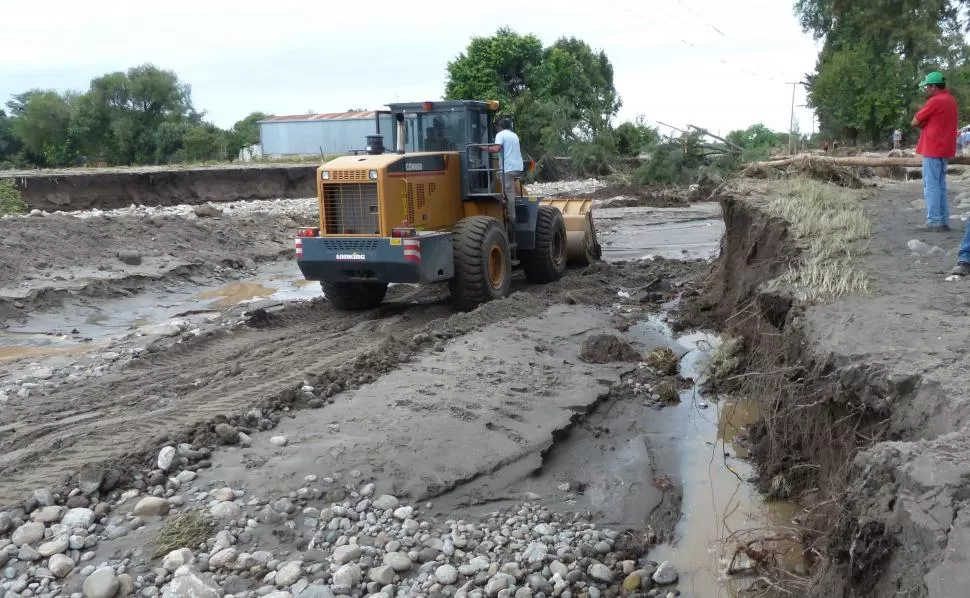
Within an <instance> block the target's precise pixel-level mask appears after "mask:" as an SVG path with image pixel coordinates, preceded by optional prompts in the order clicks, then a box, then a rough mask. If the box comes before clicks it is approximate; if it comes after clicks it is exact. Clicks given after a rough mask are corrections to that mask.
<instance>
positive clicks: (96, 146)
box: [0, 0, 970, 183]
mask: <svg viewBox="0 0 970 598" xmlns="http://www.w3.org/2000/svg"><path fill="white" fill-rule="evenodd" d="M968 1H970V0H968ZM446 70H447V73H446V74H447V77H446V85H445V89H444V93H443V95H444V97H445V98H446V99H479V100H480V99H498V100H500V102H501V108H500V111H501V112H502V114H503V115H512V116H514V119H515V123H516V131H517V132H518V134H519V136H520V137H521V139H522V144H523V147H524V148H525V149H526V150H527V151H528V152H529V154H530V155H531V156H532V157H534V158H536V159H537V161H538V162H539V164H540V172H541V173H542V174H544V176H545V177H547V178H548V177H555V176H557V175H558V174H561V173H559V172H557V165H558V164H559V162H558V161H557V160H556V158H558V157H563V156H566V157H569V158H571V166H572V169H573V171H574V172H575V173H577V174H580V175H588V176H597V175H604V174H608V173H611V172H614V171H615V170H616V169H617V167H618V165H621V164H622V163H623V159H624V158H626V159H629V158H636V157H638V156H648V157H650V158H651V159H650V160H649V161H647V163H646V164H644V166H642V167H640V168H639V169H638V171H637V172H636V173H635V177H634V178H635V179H636V180H638V181H639V182H643V183H652V182H658V183H690V182H695V180H696V179H697V178H700V177H702V176H705V174H704V173H705V172H707V173H708V174H715V173H716V172H718V171H726V170H731V169H733V168H735V167H736V166H737V163H738V162H739V160H741V159H745V158H747V159H751V158H763V157H767V155H768V153H769V152H770V151H771V150H773V149H775V148H778V147H781V146H783V145H784V144H785V143H787V137H782V136H781V135H778V134H775V133H774V132H772V131H771V130H769V129H768V128H767V127H765V126H764V125H753V126H752V127H749V128H748V129H746V130H742V131H733V132H732V133H730V134H728V135H727V136H726V141H729V142H731V144H723V143H720V142H715V143H711V141H710V139H709V138H707V137H706V136H705V135H703V134H701V133H699V132H697V131H693V132H684V133H683V134H681V135H677V136H674V137H671V136H663V135H661V134H660V132H659V131H658V130H657V128H655V127H652V126H649V125H648V124H647V123H646V121H645V119H644V118H643V117H639V118H637V119H636V120H633V121H626V122H622V123H619V124H614V121H615V120H616V115H617V113H618V111H619V109H620V107H621V106H622V100H621V98H620V96H619V94H618V93H617V90H616V87H615V85H614V81H613V65H612V63H611V62H610V59H609V57H608V56H607V55H606V53H605V52H603V51H601V50H600V51H597V50H594V49H592V48H591V47H590V46H589V45H588V44H587V43H586V42H584V41H582V40H580V39H577V38H575V37H562V38H560V39H558V40H556V41H555V42H554V43H553V44H551V45H549V46H544V45H543V44H542V42H541V41H540V40H539V39H538V38H537V37H535V36H534V35H520V34H518V33H516V32H514V31H512V30H510V29H508V28H502V29H499V30H498V31H497V32H496V33H495V34H494V35H491V36H488V37H475V38H472V39H471V41H470V43H469V44H468V46H467V48H466V49H465V51H464V52H461V53H460V54H458V56H456V57H455V58H454V59H453V60H452V61H450V62H449V63H448V64H447V66H446ZM6 107H7V110H0V168H16V167H63V166H81V165H102V164H103V165H143V164H170V163H178V162H203V161H224V160H233V159H234V158H236V156H238V153H239V150H240V149H241V148H245V147H248V146H250V145H253V144H256V143H259V128H258V125H257V122H258V121H259V120H262V119H264V118H267V116H268V115H266V114H264V113H262V112H253V113H252V114H250V115H249V116H247V117H246V118H244V119H243V120H240V121H238V122H237V123H235V124H234V125H233V126H232V127H231V128H230V129H228V130H225V129H220V128H219V127H217V126H215V125H213V124H212V123H209V122H207V121H206V120H205V113H204V112H200V111H198V110H196V108H195V107H194V105H193V103H192V96H191V87H190V86H189V85H188V84H186V83H184V82H182V81H180V80H179V78H178V76H177V75H176V74H175V73H174V72H172V71H168V70H163V69H160V68H157V67H155V66H153V65H150V64H146V65H140V66H136V67H133V68H130V69H129V70H128V71H127V72H115V73H109V74H106V75H103V76H101V77H97V78H95V79H93V80H92V81H91V83H90V86H89V87H88V90H87V91H85V92H83V93H76V92H71V91H67V92H59V91H55V90H40V89H34V90H30V91H27V92H24V93H21V94H18V95H16V96H14V97H13V98H12V99H11V100H10V101H8V102H7V103H6ZM732 146H733V147H734V148H741V149H742V150H743V154H741V153H739V152H737V151H733V150H732V149H731V147H732ZM627 162H629V160H628V161H627Z"/></svg>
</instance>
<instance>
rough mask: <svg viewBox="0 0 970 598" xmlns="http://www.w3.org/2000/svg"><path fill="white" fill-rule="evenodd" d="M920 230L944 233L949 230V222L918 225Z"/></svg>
mask: <svg viewBox="0 0 970 598" xmlns="http://www.w3.org/2000/svg"><path fill="white" fill-rule="evenodd" d="M920 230H921V231H923V232H927V233H945V232H949V231H950V225H949V224H927V225H926V226H923V227H920Z"/></svg>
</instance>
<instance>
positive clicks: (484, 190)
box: [465, 143, 505, 203]
mask: <svg viewBox="0 0 970 598" xmlns="http://www.w3.org/2000/svg"><path fill="white" fill-rule="evenodd" d="M493 145H495V144H494V143H470V144H468V146H466V147H465V160H466V162H465V163H466V164H468V196H469V197H483V198H485V197H489V198H492V199H495V200H498V201H501V202H503V203H504V201H505V196H504V195H503V194H502V192H501V191H499V190H498V185H497V184H496V183H497V182H498V181H501V180H502V175H503V174H505V170H504V169H505V165H504V164H503V163H502V155H501V154H499V167H498V168H492V158H491V154H490V153H489V152H488V148H490V147H492V146H493ZM481 164H484V167H478V166H476V165H481ZM483 179H484V180H483Z"/></svg>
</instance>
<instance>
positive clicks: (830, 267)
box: [767, 179, 872, 300]
mask: <svg viewBox="0 0 970 598" xmlns="http://www.w3.org/2000/svg"><path fill="white" fill-rule="evenodd" d="M860 200H861V197H860V195H859V194H858V193H856V192H853V191H851V190H849V189H844V188H841V187H836V186H834V185H829V184H825V183H819V182H818V181H812V180H808V179H794V180H791V181H788V182H786V183H784V185H783V188H782V190H781V193H779V194H778V195H777V196H776V197H775V198H774V199H772V200H771V201H769V202H768V205H767V207H768V210H769V211H770V212H771V213H772V214H773V215H775V216H778V217H779V218H782V219H784V220H786V221H787V222H789V223H790V224H791V227H792V230H793V232H794V233H795V235H796V236H797V237H799V238H800V239H801V240H803V241H804V242H806V243H808V244H809V252H808V257H807V259H806V260H805V262H804V263H803V264H801V265H800V266H799V267H797V268H793V269H792V270H791V271H790V272H789V273H788V274H786V275H785V276H783V277H782V279H781V280H780V282H784V283H788V284H791V285H793V286H794V287H795V288H796V289H797V290H799V291H800V292H801V294H802V298H803V299H807V300H814V299H822V298H829V297H840V296H843V295H849V294H856V293H862V294H864V293H867V292H868V291H869V277H868V275H867V274H866V273H865V272H864V271H863V270H862V269H860V268H859V266H858V265H856V261H857V259H858V258H859V257H860V256H862V255H864V254H865V253H866V243H864V241H866V240H867V239H869V238H870V237H871V236H872V223H871V222H870V220H869V217H868V216H867V215H866V212H865V209H864V208H863V207H862V204H861V201H860Z"/></svg>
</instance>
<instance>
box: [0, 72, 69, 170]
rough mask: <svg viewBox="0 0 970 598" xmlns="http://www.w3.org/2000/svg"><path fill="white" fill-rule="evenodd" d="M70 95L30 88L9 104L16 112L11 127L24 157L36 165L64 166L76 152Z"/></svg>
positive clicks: (11, 109) (12, 111) (13, 111)
mask: <svg viewBox="0 0 970 598" xmlns="http://www.w3.org/2000/svg"><path fill="white" fill-rule="evenodd" d="M69 100H70V96H62V95H60V94H58V93H57V92H56V91H53V90H38V89H35V90H31V91H28V92H25V93H22V94H19V95H16V96H14V98H13V99H12V100H11V101H10V102H8V103H7V107H8V108H9V109H10V111H11V113H13V114H14V115H16V118H14V119H13V120H12V122H11V130H12V131H13V134H14V135H16V137H17V139H18V140H19V141H20V144H21V145H22V147H23V152H24V154H25V156H26V157H27V158H28V159H29V160H30V161H31V162H33V163H34V164H38V165H44V166H64V165H67V164H69V163H71V161H72V160H73V158H74V157H75V155H76V151H75V147H76V143H75V141H74V139H73V138H72V136H71V126H70V125H71V106H70V104H69Z"/></svg>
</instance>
